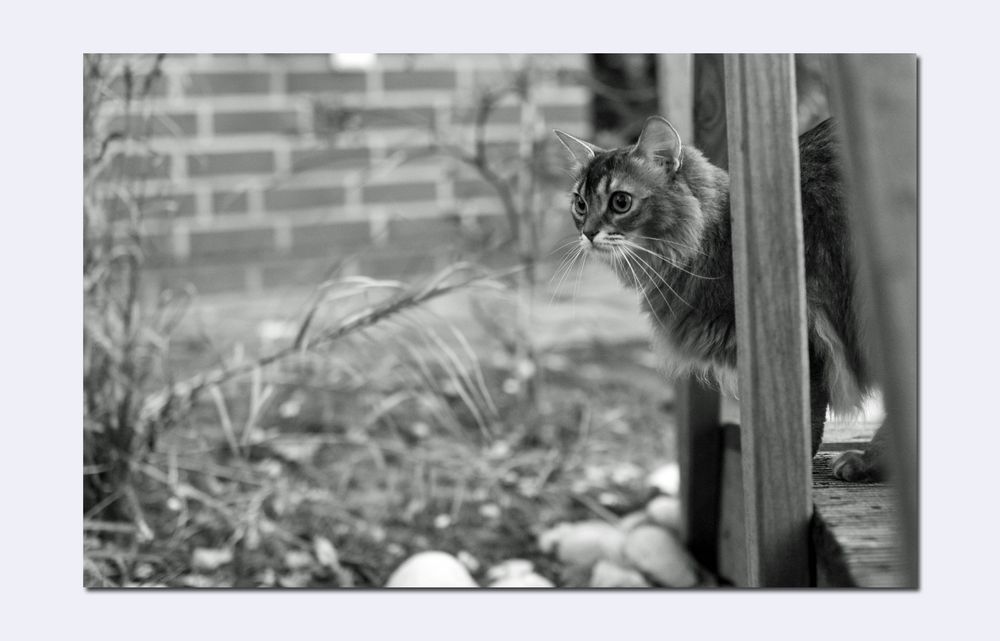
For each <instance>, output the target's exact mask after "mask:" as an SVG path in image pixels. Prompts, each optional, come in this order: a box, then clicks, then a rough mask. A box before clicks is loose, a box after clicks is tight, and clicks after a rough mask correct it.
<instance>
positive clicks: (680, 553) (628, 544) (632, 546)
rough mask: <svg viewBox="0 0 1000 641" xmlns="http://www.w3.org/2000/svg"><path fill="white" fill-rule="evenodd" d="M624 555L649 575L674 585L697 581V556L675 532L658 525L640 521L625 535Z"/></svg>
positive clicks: (659, 581) (680, 585)
mask: <svg viewBox="0 0 1000 641" xmlns="http://www.w3.org/2000/svg"><path fill="white" fill-rule="evenodd" d="M624 553H625V558H626V559H627V560H628V562H629V563H630V564H632V565H633V566H635V567H636V568H638V569H639V570H641V571H642V572H643V573H644V574H645V575H646V576H649V577H651V578H652V579H654V580H656V582H657V583H659V584H660V585H664V586H667V587H671V588H690V587H693V586H695V585H697V583H698V574H697V572H696V571H695V563H694V559H692V558H691V556H690V555H689V554H688V552H687V550H685V549H684V546H683V545H682V544H681V542H680V540H679V539H678V538H677V536H676V535H675V534H673V533H672V532H670V531H669V530H666V529H664V528H661V527H658V526H655V525H641V526H639V527H637V528H635V529H634V530H632V531H631V532H629V533H628V535H626V537H625V545H624Z"/></svg>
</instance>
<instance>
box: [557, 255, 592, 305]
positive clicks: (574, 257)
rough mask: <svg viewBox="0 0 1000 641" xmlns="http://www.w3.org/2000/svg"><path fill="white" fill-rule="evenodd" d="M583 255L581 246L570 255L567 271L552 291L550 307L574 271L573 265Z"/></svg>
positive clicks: (564, 270)
mask: <svg viewBox="0 0 1000 641" xmlns="http://www.w3.org/2000/svg"><path fill="white" fill-rule="evenodd" d="M583 253H584V252H583V247H582V246H581V247H577V249H576V250H575V251H573V252H572V253H571V254H570V258H569V260H568V261H566V263H565V269H563V270H562V277H561V278H560V279H559V282H557V283H556V287H555V289H554V290H552V296H551V297H550V298H549V304H550V305H551V304H552V303H553V302H555V300H556V295H558V294H559V289H560V288H561V287H562V286H563V283H564V282H565V281H566V277H567V276H569V273H570V272H571V271H572V270H573V264H574V263H576V261H577V260H579V258H580V255H581V254H583ZM550 282H551V281H550Z"/></svg>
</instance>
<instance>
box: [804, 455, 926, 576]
mask: <svg viewBox="0 0 1000 641" xmlns="http://www.w3.org/2000/svg"><path fill="white" fill-rule="evenodd" d="M836 457H837V452H825V451H824V452H820V453H819V455H817V456H816V458H815V459H814V461H813V505H814V509H815V518H814V522H813V543H814V545H815V551H816V565H817V576H816V582H817V585H818V586H819V587H845V586H855V587H871V588H875V587H907V586H906V574H905V559H904V557H903V551H902V538H901V536H900V528H899V520H898V513H897V508H896V505H897V500H896V497H895V496H894V492H893V490H892V488H891V487H890V486H888V485H886V484H884V483H844V482H843V481H839V480H837V479H836V478H834V476H833V472H832V471H831V469H830V464H831V463H832V462H833V460H834V459H835V458H836Z"/></svg>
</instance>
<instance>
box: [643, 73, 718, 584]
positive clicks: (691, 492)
mask: <svg viewBox="0 0 1000 641" xmlns="http://www.w3.org/2000/svg"><path fill="white" fill-rule="evenodd" d="M702 57H703V56H700V55H698V56H694V60H692V59H691V56H690V55H674V54H665V55H662V56H660V58H659V60H660V66H659V78H660V105H661V106H660V110H661V112H662V113H664V115H665V116H666V117H667V118H668V119H670V120H671V122H672V123H673V125H674V127H675V128H677V131H678V133H679V134H680V135H681V139H682V140H692V142H693V144H694V146H696V147H698V148H701V143H702V141H707V140H717V139H718V138H719V136H720V133H719V127H721V128H722V132H721V137H722V139H723V140H725V112H724V105H725V98H724V89H723V78H722V56H706V57H711V58H712V59H713V60H712V62H713V63H714V66H713V69H715V73H705V71H704V69H705V68H706V65H705V64H704V61H702V60H700V59H701V58H702ZM698 68H700V69H702V72H701V73H700V74H699V73H698V72H697V71H695V70H696V69H698ZM692 74H693V76H692ZM701 95H710V96H713V97H714V100H713V101H711V102H710V103H709V104H708V105H707V107H709V108H713V109H714V110H715V113H713V114H711V117H709V118H705V117H703V116H700V114H699V108H704V107H705V105H702V106H701V107H699V106H698V105H696V104H695V102H694V96H701ZM696 122H697V123H699V124H698V126H696V125H695V123H696ZM706 123H708V125H707V126H705V124H706ZM712 152H714V157H713V153H712ZM718 152H719V148H718V145H715V146H714V148H713V149H712V150H710V152H709V153H708V155H709V160H711V161H713V162H716V163H718V161H719V160H720V157H719V156H720V154H719V153H718ZM722 152H723V153H722V154H721V161H722V162H723V163H724V162H725V150H724V149H722ZM720 423H721V402H720V398H719V393H718V392H717V391H715V390H713V389H710V388H708V387H705V386H704V385H702V384H701V383H700V382H699V381H698V380H697V379H695V378H693V377H692V378H689V379H687V380H685V381H682V382H680V383H679V384H678V386H677V458H678V465H679V467H680V477H681V487H680V492H681V505H682V529H683V536H684V541H685V543H686V544H687V546H688V549H689V550H690V552H691V554H692V555H693V556H694V558H695V559H697V560H698V562H699V563H700V564H701V565H702V566H704V567H705V568H707V569H709V570H711V571H713V572H714V571H716V570H717V566H718V540H719V500H720V499H719V497H720V490H719V488H720V483H721V469H720V466H721V464H722V435H721V432H720Z"/></svg>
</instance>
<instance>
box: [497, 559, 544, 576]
mask: <svg viewBox="0 0 1000 641" xmlns="http://www.w3.org/2000/svg"><path fill="white" fill-rule="evenodd" d="M534 570H535V564H534V563H532V562H531V561H528V560H527V559H507V560H506V561H501V562H500V563H497V564H496V565H494V566H493V567H491V568H490V569H489V570H487V571H486V579H487V580H488V581H490V582H496V581H500V580H502V579H512V578H516V577H519V576H524V575H527V574H531V573H532V572H534Z"/></svg>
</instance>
